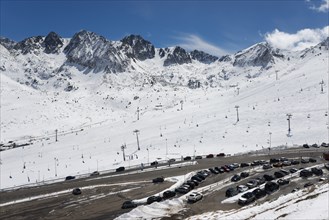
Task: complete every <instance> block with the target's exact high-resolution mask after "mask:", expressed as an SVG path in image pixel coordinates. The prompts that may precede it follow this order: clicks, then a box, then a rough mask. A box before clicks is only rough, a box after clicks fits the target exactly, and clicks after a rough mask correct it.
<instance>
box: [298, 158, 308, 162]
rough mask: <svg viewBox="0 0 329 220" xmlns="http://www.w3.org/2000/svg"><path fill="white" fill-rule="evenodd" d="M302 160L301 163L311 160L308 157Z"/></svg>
mask: <svg viewBox="0 0 329 220" xmlns="http://www.w3.org/2000/svg"><path fill="white" fill-rule="evenodd" d="M300 162H301V163H309V162H310V159H308V158H302V159H301V161H300Z"/></svg>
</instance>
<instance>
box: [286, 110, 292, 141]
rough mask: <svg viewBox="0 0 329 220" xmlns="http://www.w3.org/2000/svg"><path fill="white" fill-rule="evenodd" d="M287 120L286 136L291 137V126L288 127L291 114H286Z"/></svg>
mask: <svg viewBox="0 0 329 220" xmlns="http://www.w3.org/2000/svg"><path fill="white" fill-rule="evenodd" d="M287 117H288V118H287V120H288V134H287V136H288V137H291V128H290V119H291V117H292V114H290V113H289V114H287Z"/></svg>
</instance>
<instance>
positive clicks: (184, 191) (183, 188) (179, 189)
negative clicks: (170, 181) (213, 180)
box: [175, 186, 190, 194]
mask: <svg viewBox="0 0 329 220" xmlns="http://www.w3.org/2000/svg"><path fill="white" fill-rule="evenodd" d="M189 191H190V189H189V188H187V187H183V186H180V187H178V188H176V189H175V192H178V193H181V194H186V193H188V192H189Z"/></svg>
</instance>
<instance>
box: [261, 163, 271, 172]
mask: <svg viewBox="0 0 329 220" xmlns="http://www.w3.org/2000/svg"><path fill="white" fill-rule="evenodd" d="M271 168H272V165H271V164H269V163H266V164H264V165H263V169H264V170H268V169H271Z"/></svg>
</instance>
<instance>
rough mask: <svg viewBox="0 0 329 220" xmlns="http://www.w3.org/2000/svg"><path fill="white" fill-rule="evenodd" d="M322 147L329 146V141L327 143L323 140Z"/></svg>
mask: <svg viewBox="0 0 329 220" xmlns="http://www.w3.org/2000/svg"><path fill="white" fill-rule="evenodd" d="M321 147H329V143H325V142H323V143H322V144H321Z"/></svg>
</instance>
